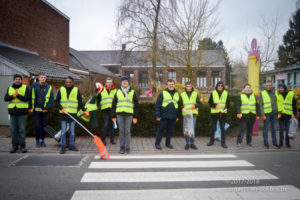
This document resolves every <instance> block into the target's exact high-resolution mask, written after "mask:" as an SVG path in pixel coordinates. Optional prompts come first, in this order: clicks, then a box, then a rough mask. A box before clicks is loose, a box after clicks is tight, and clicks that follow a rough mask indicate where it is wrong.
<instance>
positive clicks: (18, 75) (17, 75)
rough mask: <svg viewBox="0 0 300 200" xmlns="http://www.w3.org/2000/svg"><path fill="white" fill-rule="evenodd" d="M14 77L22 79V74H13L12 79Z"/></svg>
mask: <svg viewBox="0 0 300 200" xmlns="http://www.w3.org/2000/svg"><path fill="white" fill-rule="evenodd" d="M16 78H21V80H22V76H21V75H20V74H15V75H14V79H13V80H15V79H16Z"/></svg>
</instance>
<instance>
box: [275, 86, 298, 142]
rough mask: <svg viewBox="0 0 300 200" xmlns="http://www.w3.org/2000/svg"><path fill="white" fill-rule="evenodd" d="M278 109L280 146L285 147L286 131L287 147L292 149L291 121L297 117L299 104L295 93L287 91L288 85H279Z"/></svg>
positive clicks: (277, 92) (277, 93)
mask: <svg viewBox="0 0 300 200" xmlns="http://www.w3.org/2000/svg"><path fill="white" fill-rule="evenodd" d="M275 94H276V98H277V109H278V118H279V146H280V147H282V146H283V140H284V134H283V132H284V130H285V131H286V133H285V144H286V147H288V148H291V145H290V138H289V135H288V133H289V128H290V119H291V118H296V116H297V104H296V99H295V95H294V92H293V91H287V88H286V85H285V84H281V85H279V90H278V91H276V93H275Z"/></svg>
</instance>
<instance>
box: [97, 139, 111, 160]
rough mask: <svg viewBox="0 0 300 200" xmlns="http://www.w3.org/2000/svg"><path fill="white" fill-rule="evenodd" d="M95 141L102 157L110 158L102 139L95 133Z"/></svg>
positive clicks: (104, 158)
mask: <svg viewBox="0 0 300 200" xmlns="http://www.w3.org/2000/svg"><path fill="white" fill-rule="evenodd" d="M94 142H95V145H96V146H97V148H98V150H99V154H100V158H101V159H103V160H109V157H110V156H109V154H108V152H107V149H106V147H105V145H104V144H103V142H102V140H101V139H100V138H99V137H98V136H96V135H94Z"/></svg>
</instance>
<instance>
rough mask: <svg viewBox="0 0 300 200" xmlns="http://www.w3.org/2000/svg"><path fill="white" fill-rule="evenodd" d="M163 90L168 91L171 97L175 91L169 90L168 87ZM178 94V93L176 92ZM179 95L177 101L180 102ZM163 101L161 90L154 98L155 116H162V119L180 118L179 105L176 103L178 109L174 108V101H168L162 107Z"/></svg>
mask: <svg viewBox="0 0 300 200" xmlns="http://www.w3.org/2000/svg"><path fill="white" fill-rule="evenodd" d="M165 91H167V92H169V93H170V95H171V97H172V98H173V96H174V94H175V93H176V92H177V90H176V89H174V90H172V91H170V90H168V88H166V89H165ZM178 95H179V94H178ZM180 99H181V97H180V95H179V102H178V103H180V101H181V102H182V100H180ZM162 102H163V92H161V93H160V94H159V95H158V97H157V100H156V103H155V118H162V119H176V118H180V109H181V107H182V106H181V105H178V109H176V108H175V106H174V103H169V104H168V105H167V106H166V107H162Z"/></svg>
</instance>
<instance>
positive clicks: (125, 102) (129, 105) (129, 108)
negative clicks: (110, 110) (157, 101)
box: [116, 89, 134, 114]
mask: <svg viewBox="0 0 300 200" xmlns="http://www.w3.org/2000/svg"><path fill="white" fill-rule="evenodd" d="M133 95H134V90H131V91H130V92H129V93H128V97H129V99H127V98H126V96H125V95H124V94H123V92H122V90H120V89H119V90H118V91H117V98H118V102H117V109H116V112H117V113H120V112H125V113H130V114H133Z"/></svg>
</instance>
